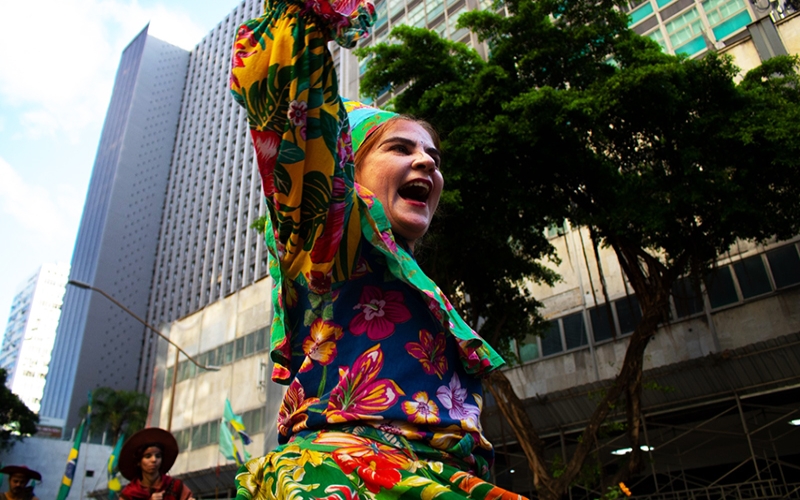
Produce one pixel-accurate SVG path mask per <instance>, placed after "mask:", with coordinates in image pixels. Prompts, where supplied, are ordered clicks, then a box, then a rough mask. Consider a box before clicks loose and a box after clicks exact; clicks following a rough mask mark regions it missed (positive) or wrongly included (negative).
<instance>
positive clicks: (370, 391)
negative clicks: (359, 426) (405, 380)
mask: <svg viewBox="0 0 800 500" xmlns="http://www.w3.org/2000/svg"><path fill="white" fill-rule="evenodd" d="M380 347H381V345H380V344H375V345H374V346H373V347H372V348H371V349H369V350H368V351H366V352H364V353H363V354H361V355H360V356H359V357H358V358H357V359H356V361H355V362H354V363H353V366H351V367H350V368H347V367H340V368H339V383H338V384H337V385H336V387H334V388H333V390H332V391H331V396H330V399H329V401H328V408H327V409H326V410H325V412H324V413H325V416H326V417H327V420H328V423H331V424H337V423H342V422H348V421H353V420H369V419H373V420H380V419H382V418H383V417H381V416H380V415H376V413H379V412H382V411H384V410H386V409H388V408H390V407H392V406H394V404H395V403H397V400H398V399H400V396H404V395H405V393H404V392H403V390H402V389H400V386H399V385H397V383H396V382H395V381H393V380H390V379H378V374H379V373H380V371H381V369H382V368H383V351H382V350H381V349H380Z"/></svg>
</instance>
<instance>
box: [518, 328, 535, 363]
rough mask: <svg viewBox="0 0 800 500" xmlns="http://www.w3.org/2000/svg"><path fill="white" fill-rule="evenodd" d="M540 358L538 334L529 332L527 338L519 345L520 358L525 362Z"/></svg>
mask: <svg viewBox="0 0 800 500" xmlns="http://www.w3.org/2000/svg"><path fill="white" fill-rule="evenodd" d="M538 358H539V339H538V338H536V335H532V334H530V333H529V334H528V335H526V336H525V340H524V341H523V342H522V343H521V344H520V345H519V359H520V361H522V362H523V363H524V362H526V361H533V360H534V359H538Z"/></svg>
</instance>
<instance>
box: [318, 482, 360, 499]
mask: <svg viewBox="0 0 800 500" xmlns="http://www.w3.org/2000/svg"><path fill="white" fill-rule="evenodd" d="M325 493H330V495H328V496H326V497H322V498H320V500H342V499H344V500H358V493H356V492H355V491H353V490H352V489H351V488H348V487H347V486H342V485H338V484H332V485H330V486H328V487H327V488H325Z"/></svg>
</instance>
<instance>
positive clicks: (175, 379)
mask: <svg viewBox="0 0 800 500" xmlns="http://www.w3.org/2000/svg"><path fill="white" fill-rule="evenodd" d="M67 284H68V285H73V286H76V287H78V288H83V289H84V290H91V291H93V292H97V293H99V294H100V295H102V296H103V297H105V298H107V299H108V300H110V301H111V302H112V303H113V304H114V305H115V306H117V307H119V308H120V309H122V310H123V311H125V312H126V313H128V314H129V315H130V316H131V317H133V319H135V320H136V321H138V322H139V323H141V324H142V325H144V326H145V327H146V328H148V329H149V330H150V331H152V332H153V333H155V334H156V335H158V336H159V337H161V338H162V339H164V340H166V341H167V342H169V343H170V345H172V346H174V347H175V349H177V352H176V353H175V365H174V366H173V367H172V389H171V394H170V398H169V417H168V419H167V430H168V431H171V430H172V410H173V408H174V405H175V386H176V385H177V382H178V356H179V355H180V354H181V353H182V354H183V355H184V356H186V357H187V358H188V359H189V361H191V362H192V363H193V364H194V365H195V366H197V367H198V368H202V369H203V370H208V371H212V372H216V371H219V366H213V365H205V364H202V363H200V362H198V361H197V360H196V359H194V358H193V357H192V356H190V355H189V353H188V352H186V351H184V350H183V348H182V347H181V346H179V345H178V344H176V343H175V342H173V341H171V340H170V339H169V337H167V336H166V335H164V334H163V333H161V332H160V331H159V330H158V329H157V328H156V327H154V326H152V325H150V323H148V322H147V321H145V320H143V319H142V318H140V317H139V316H138V315H137V314H136V313H135V312H133V311H131V310H130V309H128V308H127V307H125V306H124V305H123V304H121V303H120V302H119V301H118V300H117V299H115V298H114V297H112V296H111V295H109V294H108V293H106V292H105V291H104V290H101V289H100V288H97V287H94V286H92V285H89V284H87V283H84V282H82V281H76V280H69V281H67Z"/></svg>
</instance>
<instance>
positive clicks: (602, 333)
mask: <svg viewBox="0 0 800 500" xmlns="http://www.w3.org/2000/svg"><path fill="white" fill-rule="evenodd" d="M610 311H611V308H610V307H609V306H608V305H606V304H600V305H599V306H597V307H594V308H592V309H590V310H589V320H590V321H591V322H592V334H593V335H594V341H595V342H602V341H604V340H608V339H611V338H614V330H615V328H614V318H613V317H612V316H611V314H610Z"/></svg>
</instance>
